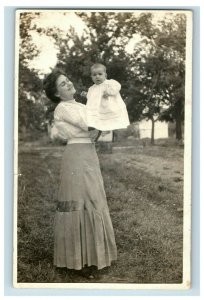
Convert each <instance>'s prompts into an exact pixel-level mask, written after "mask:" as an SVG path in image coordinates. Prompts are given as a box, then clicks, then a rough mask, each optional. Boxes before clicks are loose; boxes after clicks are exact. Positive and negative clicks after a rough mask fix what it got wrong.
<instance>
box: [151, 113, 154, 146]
mask: <svg viewBox="0 0 204 300" xmlns="http://www.w3.org/2000/svg"><path fill="white" fill-rule="evenodd" d="M151 121H152V130H151V144H152V145H154V125H155V121H154V119H153V118H152V119H151Z"/></svg>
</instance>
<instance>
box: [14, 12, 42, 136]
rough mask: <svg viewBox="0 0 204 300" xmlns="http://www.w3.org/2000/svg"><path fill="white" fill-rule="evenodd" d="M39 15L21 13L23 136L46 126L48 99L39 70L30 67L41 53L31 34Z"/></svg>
mask: <svg viewBox="0 0 204 300" xmlns="http://www.w3.org/2000/svg"><path fill="white" fill-rule="evenodd" d="M38 15H39V13H37V12H22V13H20V43H19V92H18V95H19V105H18V119H19V122H18V125H19V132H20V133H21V134H23V138H25V137H26V135H27V132H31V133H33V131H35V130H37V131H39V130H44V129H45V127H46V122H45V118H44V116H45V111H46V108H45V106H44V104H45V102H46V99H45V98H43V97H42V96H41V91H42V83H41V80H40V78H39V77H38V74H37V71H36V70H34V69H31V68H30V67H29V63H30V61H32V60H33V59H34V57H36V56H37V55H38V54H39V50H38V49H37V47H36V45H35V44H34V43H33V39H32V34H31V33H32V31H35V30H36V25H34V24H33V20H34V19H35V18H36V16H38Z"/></svg>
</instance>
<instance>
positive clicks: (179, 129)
mask: <svg viewBox="0 0 204 300" xmlns="http://www.w3.org/2000/svg"><path fill="white" fill-rule="evenodd" d="M175 108H176V139H177V140H181V139H182V99H178V101H177V102H176V106H175Z"/></svg>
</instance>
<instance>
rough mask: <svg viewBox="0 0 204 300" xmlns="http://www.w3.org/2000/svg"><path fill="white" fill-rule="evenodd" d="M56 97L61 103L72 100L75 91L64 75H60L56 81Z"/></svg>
mask: <svg viewBox="0 0 204 300" xmlns="http://www.w3.org/2000/svg"><path fill="white" fill-rule="evenodd" d="M56 88H57V93H56V96H57V97H59V98H60V99H61V100H62V101H67V100H72V99H73V98H74V94H75V93H76V90H75V88H74V85H73V83H72V82H71V81H70V80H69V79H68V78H67V77H66V76H64V75H60V76H59V77H58V78H57V80H56Z"/></svg>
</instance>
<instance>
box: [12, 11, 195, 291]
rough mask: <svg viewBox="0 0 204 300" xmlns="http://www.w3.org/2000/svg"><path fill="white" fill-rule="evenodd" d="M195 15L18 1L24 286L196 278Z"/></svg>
mask: <svg viewBox="0 0 204 300" xmlns="http://www.w3.org/2000/svg"><path fill="white" fill-rule="evenodd" d="M192 17H193V16H192V12H191V11H190V10H148V9H147V10H124V9H121V10H99V9H97V10H68V9H61V10H59V9H44V10H42V9H41V10H40V9H30V10H28V9H27V10H16V20H15V128H14V133H15V136H14V141H15V147H14V149H15V150H14V174H15V175H14V241H13V242H14V245H13V246H14V252H13V285H14V287H16V288H28V287H30V288H31V287H32V288H48V287H49V288H79V289H82V288H83V289H85V288H94V289H97V288H99V289H101V288H103V289H110V288H111V289H150V288H151V289H172V290H173V289H189V288H190V286H191V270H190V265H191V254H190V253H191V246H190V245H191V126H192V123H191V122H192V121H191V114H192V108H191V107H192Z"/></svg>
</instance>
